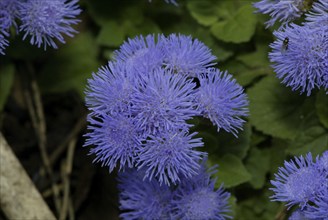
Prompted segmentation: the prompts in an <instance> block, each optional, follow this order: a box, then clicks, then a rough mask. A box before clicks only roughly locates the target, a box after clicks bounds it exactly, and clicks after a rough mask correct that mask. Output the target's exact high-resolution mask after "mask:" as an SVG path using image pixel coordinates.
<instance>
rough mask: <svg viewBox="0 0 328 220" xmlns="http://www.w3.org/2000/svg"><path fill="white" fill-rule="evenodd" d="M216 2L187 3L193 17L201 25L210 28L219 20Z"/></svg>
mask: <svg viewBox="0 0 328 220" xmlns="http://www.w3.org/2000/svg"><path fill="white" fill-rule="evenodd" d="M216 3H217V1H214V0H202V1H199V0H193V1H189V2H188V3H187V8H188V10H189V11H190V14H191V16H192V17H193V18H194V19H195V20H196V21H197V22H198V23H199V24H201V25H204V26H209V25H211V24H213V23H214V22H216V21H217V20H218V18H219V16H218V14H217V8H216V5H217V4H216Z"/></svg>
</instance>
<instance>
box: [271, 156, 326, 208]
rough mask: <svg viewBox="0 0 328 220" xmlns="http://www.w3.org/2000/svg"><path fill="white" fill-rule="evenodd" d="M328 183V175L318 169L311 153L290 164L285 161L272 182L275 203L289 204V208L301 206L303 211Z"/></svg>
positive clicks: (296, 158) (297, 158) (295, 159)
mask: <svg viewBox="0 0 328 220" xmlns="http://www.w3.org/2000/svg"><path fill="white" fill-rule="evenodd" d="M324 183H327V175H326V174H324V173H323V172H322V171H321V170H319V169H317V167H316V166H315V165H314V162H313V160H312V155H311V153H308V154H307V155H306V157H303V156H300V157H295V158H294V160H291V161H289V162H287V161H285V163H284V167H280V168H279V170H278V174H275V180H273V181H271V184H272V185H273V186H274V188H271V190H272V191H273V192H274V195H273V196H272V197H271V198H272V200H273V201H281V202H287V206H288V207H291V206H292V205H299V206H300V207H301V210H303V209H304V208H308V207H309V203H313V202H314V201H315V199H316V196H317V194H318V193H319V192H320V191H321V190H322V188H323V184H324Z"/></svg>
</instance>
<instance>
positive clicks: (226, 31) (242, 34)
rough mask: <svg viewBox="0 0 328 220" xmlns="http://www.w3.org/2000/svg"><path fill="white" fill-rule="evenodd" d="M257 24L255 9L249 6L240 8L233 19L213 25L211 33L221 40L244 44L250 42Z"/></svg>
mask: <svg viewBox="0 0 328 220" xmlns="http://www.w3.org/2000/svg"><path fill="white" fill-rule="evenodd" d="M256 23H257V19H256V15H255V14H254V8H253V7H252V6H251V5H250V4H249V5H248V4H247V5H244V6H242V7H241V8H239V10H238V11H237V12H236V13H235V14H234V15H233V16H232V17H230V18H228V19H226V20H223V21H218V22H216V23H215V24H213V25H212V27H211V32H212V34H213V35H214V36H215V37H216V38H217V39H219V40H222V41H225V42H232V43H243V42H248V41H249V40H250V39H251V37H252V36H253V34H254V32H255V28H256Z"/></svg>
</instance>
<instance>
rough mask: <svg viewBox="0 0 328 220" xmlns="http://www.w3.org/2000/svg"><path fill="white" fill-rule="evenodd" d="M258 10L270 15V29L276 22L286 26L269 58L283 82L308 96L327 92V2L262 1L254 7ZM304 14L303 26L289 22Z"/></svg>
mask: <svg viewBox="0 0 328 220" xmlns="http://www.w3.org/2000/svg"><path fill="white" fill-rule="evenodd" d="M254 6H255V7H256V8H258V11H259V12H261V13H264V14H270V16H271V19H270V20H269V21H268V22H267V26H272V25H273V24H274V23H275V22H276V21H277V20H279V21H281V22H282V23H283V25H282V26H281V27H280V28H279V29H278V30H276V31H274V35H275V37H276V38H277V39H276V41H275V42H273V43H272V44H270V47H271V48H272V51H271V52H270V53H269V59H270V61H271V62H272V63H273V65H272V67H273V69H274V71H275V72H276V74H277V77H278V78H279V79H281V80H282V83H284V84H286V85H287V86H289V87H291V88H292V90H294V91H295V90H298V91H300V93H301V94H302V93H306V94H307V96H310V95H311V92H312V91H313V89H315V88H318V89H320V88H323V89H326V90H327V89H328V74H327V73H328V37H327V34H328V3H327V1H326V0H318V1H316V2H314V3H313V1H312V0H292V1H280V0H279V1H272V0H263V1H260V2H257V3H255V4H254ZM302 14H304V15H305V22H303V23H302V24H301V25H297V24H294V23H288V22H290V21H292V20H294V19H296V18H298V17H300V16H301V15H302Z"/></svg>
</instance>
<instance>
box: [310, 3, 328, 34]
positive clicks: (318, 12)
mask: <svg viewBox="0 0 328 220" xmlns="http://www.w3.org/2000/svg"><path fill="white" fill-rule="evenodd" d="M305 19H306V21H307V22H310V23H316V24H320V25H321V26H322V27H323V28H326V30H327V28H328V1H327V0H319V1H317V2H314V3H313V6H312V9H311V10H310V12H309V13H308V14H307V15H306V18H305Z"/></svg>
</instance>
